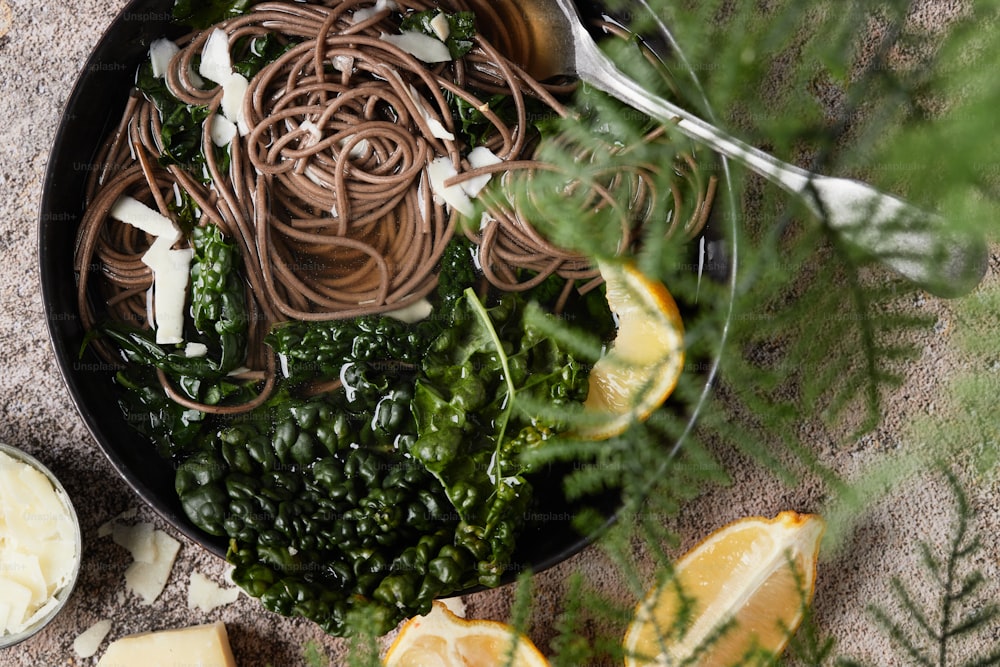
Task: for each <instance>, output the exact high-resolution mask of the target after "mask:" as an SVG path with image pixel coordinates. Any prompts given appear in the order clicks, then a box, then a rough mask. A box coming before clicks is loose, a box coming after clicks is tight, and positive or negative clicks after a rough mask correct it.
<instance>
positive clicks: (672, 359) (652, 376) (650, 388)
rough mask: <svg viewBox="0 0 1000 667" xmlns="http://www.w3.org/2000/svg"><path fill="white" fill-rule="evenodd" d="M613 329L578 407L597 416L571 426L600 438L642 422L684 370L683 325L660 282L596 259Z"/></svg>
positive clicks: (629, 266) (632, 268)
mask: <svg viewBox="0 0 1000 667" xmlns="http://www.w3.org/2000/svg"><path fill="white" fill-rule="evenodd" d="M598 269H599V270H600V272H601V276H602V277H603V278H604V281H605V284H606V289H607V300H608V306H610V308H611V311H612V312H613V313H614V315H615V318H616V320H617V326H618V331H617V333H616V334H615V340H614V343H613V345H612V346H611V348H610V350H609V351H608V352H607V354H605V355H604V356H603V357H601V358H600V359H598V360H597V362H596V363H595V364H594V367H593V369H591V372H590V380H589V382H590V387H589V390H588V392H587V399H586V400H585V401H584V404H583V405H584V408H585V410H586V411H588V412H589V413H591V414H594V415H597V416H600V417H601V418H600V419H596V420H594V422H593V423H591V424H588V425H586V426H583V427H581V428H579V429H577V433H578V435H580V436H582V437H585V438H590V439H593V440H603V439H606V438H610V437H611V436H614V435H618V434H619V433H621V432H623V431H624V430H625V429H627V428H628V427H629V425H630V424H632V423H633V422H636V421H642V420H644V419H646V418H648V417H649V415H650V414H651V413H652V412H653V411H654V410H655V409H656V408H658V407H660V405H662V404H663V402H664V401H665V400H666V399H667V397H668V396H670V394H671V393H672V392H673V390H674V387H676V386H677V380H678V378H679V377H680V375H681V371H682V370H683V368H684V324H683V322H682V321H681V315H680V312H679V311H678V309H677V303H676V302H675V301H674V299H673V297H672V296H671V295H670V292H669V291H667V288H666V287H665V286H664V285H663V283H661V282H659V281H656V280H653V279H651V278H649V277H647V276H646V275H644V274H643V273H641V272H640V271H639V270H638V269H637V268H636V267H635V265H634V264H631V263H624V264H611V263H607V262H599V263H598Z"/></svg>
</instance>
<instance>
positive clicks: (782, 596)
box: [624, 512, 825, 667]
mask: <svg viewBox="0 0 1000 667" xmlns="http://www.w3.org/2000/svg"><path fill="white" fill-rule="evenodd" d="M824 527H825V524H824V522H823V520H822V519H821V518H820V517H818V516H816V515H811V514H797V513H795V512H782V513H781V514H779V515H778V516H777V517H775V518H774V519H763V518H757V517H753V518H747V519H741V520H740V521H736V522H735V523H732V524H729V525H728V526H725V527H724V528H721V529H719V530H718V531H716V532H715V533H713V534H712V535H711V536H709V537H708V538H707V539H706V540H704V541H703V542H702V543H701V544H699V545H698V546H696V547H695V548H694V549H692V550H691V551H689V552H688V553H687V554H685V555H684V556H683V557H682V558H681V559H680V560H679V561H678V562H677V563H676V566H675V570H674V575H675V576H674V577H673V578H671V579H670V580H668V581H667V582H666V583H664V584H662V585H659V586H657V587H654V588H653V590H651V591H650V593H649V595H648V596H647V597H646V599H645V600H643V601H642V602H641V603H639V605H638V607H636V611H635V616H634V618H633V620H632V623H631V625H630V626H629V629H628V632H627V634H626V635H625V640H624V648H625V653H626V659H625V664H626V666H627V667H646V666H649V665H668V664H669V665H678V664H684V665H692V666H694V667H715V666H719V667H730V666H731V665H737V664H744V659H745V658H746V656H747V655H748V653H749V652H751V651H754V650H763V651H768V652H771V653H772V654H778V653H780V652H781V651H782V650H783V649H784V648H785V645H786V644H787V643H788V640H789V639H790V638H791V635H792V634H793V633H794V632H795V629H796V628H797V627H798V625H799V623H801V621H802V615H803V613H804V611H805V607H806V605H807V604H808V603H809V601H810V600H811V598H812V592H813V588H814V583H815V580H816V556H817V554H818V551H819V543H820V539H821V537H822V535H823V530H824ZM678 590H679V591H680V594H678ZM681 595H683V596H684V598H686V599H687V600H689V601H690V602H692V603H693V604H692V607H691V608H690V616H689V617H688V619H687V622H686V623H679V622H678V617H679V614H680V613H681ZM679 626H680V627H679ZM724 626H725V627H726V629H725V631H724V632H723V633H722V634H721V636H719V635H717V634H716V633H717V632H718V631H719V629H720V628H722V627H724ZM693 658H695V659H693ZM692 659H693V660H692Z"/></svg>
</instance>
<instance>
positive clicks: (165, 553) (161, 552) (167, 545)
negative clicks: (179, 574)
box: [125, 530, 181, 605]
mask: <svg viewBox="0 0 1000 667" xmlns="http://www.w3.org/2000/svg"><path fill="white" fill-rule="evenodd" d="M150 539H151V544H149V545H148V547H147V549H144V551H146V550H148V549H149V548H151V549H152V559H151V560H150V561H148V562H139V561H135V562H133V563H132V564H131V565H129V566H128V569H127V570H125V586H126V587H127V588H128V589H129V590H130V591H132V592H133V593H134V594H136V595H138V596H139V598H140V599H141V600H142V602H143V604H147V605H150V604H153V602H154V601H155V600H156V598H158V597H159V596H160V593H162V592H163V589H164V588H165V587H166V585H167V579H169V578H170V573H171V572H172V571H173V569H174V560H175V559H176V558H177V552H178V551H180V548H181V543H180V542H178V541H177V540H175V539H174V538H172V537H170V535H167V534H166V533H165V532H163V531H162V530H155V531H153V534H152V536H151V538H150Z"/></svg>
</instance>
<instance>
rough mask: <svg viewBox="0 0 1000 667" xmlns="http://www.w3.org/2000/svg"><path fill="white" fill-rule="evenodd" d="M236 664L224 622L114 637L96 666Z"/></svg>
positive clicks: (229, 666)
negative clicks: (119, 637)
mask: <svg viewBox="0 0 1000 667" xmlns="http://www.w3.org/2000/svg"><path fill="white" fill-rule="evenodd" d="M137 665H141V666H142V667H168V666H169V667H173V666H174V665H184V667H236V661H235V660H233V652H232V650H231V649H230V648H229V635H227V634H226V626H225V624H223V623H221V622H220V623H211V624H208V625H196V626H194V627H190V628H181V629H179V630H163V631H161V632H147V633H143V634H138V635H129V636H127V637H122V638H121V639H117V640H115V641H113V642H112V643H111V644H110V645H109V646H108V650H107V651H106V652H105V653H104V656H103V657H101V660H100V662H98V663H97V667H136V666H137Z"/></svg>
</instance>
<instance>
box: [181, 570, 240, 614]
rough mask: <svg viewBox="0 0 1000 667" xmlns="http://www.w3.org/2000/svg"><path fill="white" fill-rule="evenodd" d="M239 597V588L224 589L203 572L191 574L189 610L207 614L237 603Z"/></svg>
mask: <svg viewBox="0 0 1000 667" xmlns="http://www.w3.org/2000/svg"><path fill="white" fill-rule="evenodd" d="M239 596H240V589H239V588H235V587H234V588H222V587H221V586H219V585H218V584H216V583H215V582H214V581H212V580H211V579H209V578H208V577H206V576H205V575H203V574H202V573H201V572H192V573H191V582H190V584H189V585H188V602H187V604H188V609H200V610H201V611H203V612H206V613H207V612H210V611H212V610H213V609H215V608H216V607H223V606H225V605H227V604H232V603H233V602H236V600H237V598H239Z"/></svg>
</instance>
